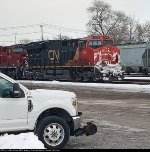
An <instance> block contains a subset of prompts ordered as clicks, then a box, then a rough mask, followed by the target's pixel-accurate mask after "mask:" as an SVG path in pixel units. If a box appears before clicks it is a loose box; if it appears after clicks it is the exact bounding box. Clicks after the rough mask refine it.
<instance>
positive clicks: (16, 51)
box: [13, 48, 23, 53]
mask: <svg viewBox="0 0 150 152" xmlns="http://www.w3.org/2000/svg"><path fill="white" fill-rule="evenodd" d="M13 52H14V53H22V52H23V49H22V48H14V49H13Z"/></svg>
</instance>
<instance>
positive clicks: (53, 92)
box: [30, 89, 76, 98]
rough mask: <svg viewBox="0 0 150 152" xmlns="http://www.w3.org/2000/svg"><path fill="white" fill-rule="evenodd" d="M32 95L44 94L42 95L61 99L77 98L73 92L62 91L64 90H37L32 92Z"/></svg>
mask: <svg viewBox="0 0 150 152" xmlns="http://www.w3.org/2000/svg"><path fill="white" fill-rule="evenodd" d="M30 91H31V93H32V95H33V96H34V95H36V94H42V95H48V96H56V97H61V98H75V97H76V95H75V93H73V92H69V91H62V90H46V89H36V90H30Z"/></svg>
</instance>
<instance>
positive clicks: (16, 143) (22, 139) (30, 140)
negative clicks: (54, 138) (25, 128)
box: [0, 133, 45, 149]
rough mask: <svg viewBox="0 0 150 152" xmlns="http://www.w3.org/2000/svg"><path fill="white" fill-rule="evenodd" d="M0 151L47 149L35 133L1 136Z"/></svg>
mask: <svg viewBox="0 0 150 152" xmlns="http://www.w3.org/2000/svg"><path fill="white" fill-rule="evenodd" d="M0 149H45V148H44V145H43V143H42V142H40V141H39V140H38V137H37V136H35V135H34V134H33V133H24V134H19V135H8V134H5V135H4V136H0Z"/></svg>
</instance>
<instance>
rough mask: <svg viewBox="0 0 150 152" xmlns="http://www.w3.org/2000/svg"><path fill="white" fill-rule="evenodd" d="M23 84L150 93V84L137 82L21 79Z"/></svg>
mask: <svg viewBox="0 0 150 152" xmlns="http://www.w3.org/2000/svg"><path fill="white" fill-rule="evenodd" d="M19 82H20V83H23V84H26V83H27V84H31V86H32V85H35V86H38V87H40V86H41V87H49V88H51V86H70V87H84V88H87V87H92V88H96V89H100V90H109V91H118V92H143V93H150V85H137V84H111V83H74V82H59V81H19Z"/></svg>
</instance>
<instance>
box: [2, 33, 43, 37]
mask: <svg viewBox="0 0 150 152" xmlns="http://www.w3.org/2000/svg"><path fill="white" fill-rule="evenodd" d="M37 33H38V34H39V33H40V32H30V33H20V34H19V33H13V34H10V35H0V36H14V35H27V34H37Z"/></svg>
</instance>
